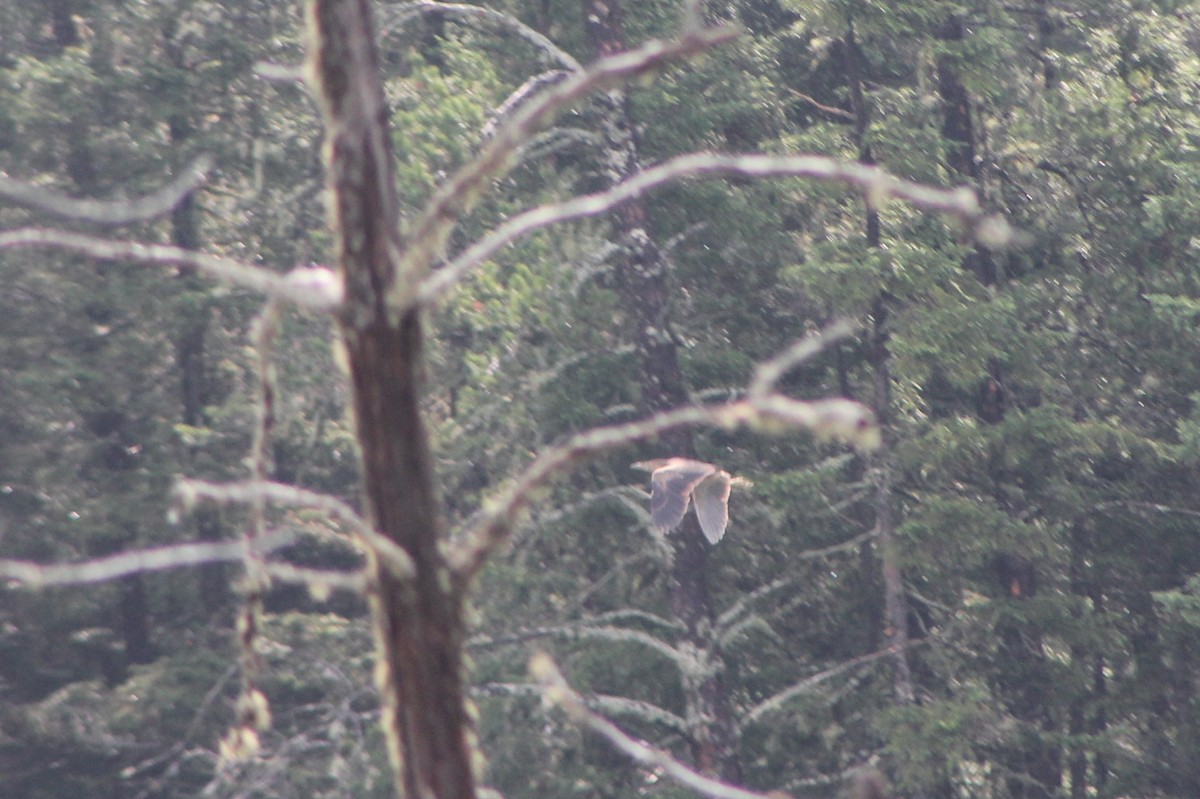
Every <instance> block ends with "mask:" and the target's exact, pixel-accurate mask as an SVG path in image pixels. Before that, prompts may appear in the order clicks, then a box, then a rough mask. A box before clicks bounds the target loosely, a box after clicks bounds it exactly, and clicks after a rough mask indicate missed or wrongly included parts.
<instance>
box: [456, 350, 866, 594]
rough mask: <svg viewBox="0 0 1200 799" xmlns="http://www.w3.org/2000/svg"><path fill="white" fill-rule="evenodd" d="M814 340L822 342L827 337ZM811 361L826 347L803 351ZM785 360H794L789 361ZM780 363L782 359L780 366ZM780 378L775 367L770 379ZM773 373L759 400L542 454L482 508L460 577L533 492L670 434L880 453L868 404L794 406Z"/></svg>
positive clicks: (602, 432) (462, 554) (643, 423)
mask: <svg viewBox="0 0 1200 799" xmlns="http://www.w3.org/2000/svg"><path fill="white" fill-rule="evenodd" d="M814 338H817V339H819V340H820V341H822V342H823V341H825V340H826V339H825V338H824V336H820V335H818V336H816V337H814ZM796 349H797V348H796V347H793V348H791V349H789V350H788V351H786V352H785V353H784V355H783V356H779V358H777V359H775V360H773V361H769V362H768V363H769V364H775V363H776V362H777V361H778V362H786V363H787V364H789V368H790V366H794V365H795V363H796V362H797V358H798V356H796V355H795V354H794V351H795V350H796ZM803 349H805V350H806V352H807V353H808V355H809V356H811V355H813V354H815V353H816V352H818V351H820V349H821V347H820V346H818V345H812V346H807V347H804V348H803ZM788 353H792V355H791V356H788ZM781 359H782V360H781ZM770 371H773V372H774V373H775V376H776V377H778V376H780V375H782V373H783V371H782V370H780V369H779V368H778V366H771V367H770V369H769V372H770ZM771 380H772V377H771V374H770V373H768V374H767V375H766V376H765V377H764V376H763V374H762V372H761V370H760V371H758V372H756V373H755V376H754V378H753V380H752V381H751V385H753V386H755V387H756V391H757V393H756V394H755V395H754V396H751V397H748V398H747V399H742V400H736V401H733V402H728V403H724V404H720V405H705V406H690V407H685V408H677V409H675V410H670V411H664V412H662V413H657V414H655V415H653V416H651V417H649V418H646V419H642V420H640V421H636V422H627V423H624V424H615V425H608V426H604V427H596V428H593V429H591V430H586V431H584V432H581V433H576V434H575V435H573V436H570V437H569V438H567V439H566V440H565V441H563V442H562V443H560V444H558V445H557V446H554V447H551V448H550V449H548V450H545V451H543V452H542V453H541V454H540V455H539V456H538V457H536V458H535V459H534V460H533V462H532V463H530V464H529V466H528V467H527V468H526V470H525V472H524V473H523V474H522V475H521V476H520V477H518V478H517V479H516V480H515V481H514V482H513V483H512V484H511V485H510V486H509V487H508V489H507V490H506V491H504V492H503V493H502V494H501V495H500V496H499V497H498V498H496V499H494V500H493V501H492V502H491V503H489V504H488V505H487V506H485V509H484V512H483V513H482V514H481V515H480V518H479V520H478V521H477V522H476V525H475V527H474V528H473V529H472V530H469V531H468V533H467V536H466V537H465V538H466V540H465V543H464V544H463V545H462V546H460V547H458V548H456V550H455V552H454V553H453V554H452V556H451V561H452V563H453V566H454V568H455V570H456V571H457V572H458V573H459V574H460V575H462V576H464V577H470V576H472V575H474V574H475V573H476V572H477V571H478V570H479V569H480V567H482V565H483V563H484V561H485V560H486V559H487V557H488V555H489V554H490V553H491V552H492V551H493V550H494V549H495V548H496V547H498V546H499V545H500V544H501V542H503V541H505V540H507V538H508V536H509V534H510V532H511V530H512V528H513V526H514V525H515V524H516V521H517V518H518V517H519V515H520V513H521V512H522V511H523V510H524V508H525V506H526V505H528V504H529V502H530V497H531V495H532V493H533V492H534V491H535V490H536V489H537V488H539V487H541V486H543V485H545V484H547V483H549V482H550V481H551V480H553V479H554V478H556V477H559V476H561V475H563V474H564V473H566V471H567V469H568V467H569V466H571V465H572V464H574V463H576V462H578V461H580V460H583V459H585V458H588V457H591V456H593V455H596V454H598V453H601V452H605V451H608V450H611V449H617V448H618V447H623V446H627V445H629V444H632V443H634V442H636V441H641V440H643V439H647V438H652V437H654V436H657V435H661V434H662V433H665V432H667V431H669V430H674V429H677V428H679V427H685V426H687V425H694V424H707V425H712V426H714V427H726V428H733V427H738V426H740V425H751V426H754V427H757V428H759V429H762V430H765V431H768V432H778V431H783V430H794V429H797V428H798V429H805V430H810V431H811V432H812V433H813V434H814V435H816V436H818V437H821V438H840V439H842V440H845V441H847V442H849V443H851V444H854V445H855V446H858V447H860V448H862V449H867V450H871V449H875V448H877V447H878V446H879V443H880V434H879V427H878V425H877V424H876V423H875V420H874V417H873V416H872V415H871V412H870V411H869V410H867V409H866V408H865V407H864V406H863V405H861V404H859V403H857V402H852V401H850V400H846V399H824V400H813V401H803V400H794V399H791V398H789V397H785V396H782V395H780V394H776V393H769V392H768V389H769V388H770V387H771V385H770V384H771Z"/></svg>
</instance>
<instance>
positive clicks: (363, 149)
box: [309, 0, 475, 799]
mask: <svg viewBox="0 0 1200 799" xmlns="http://www.w3.org/2000/svg"><path fill="white" fill-rule="evenodd" d="M309 27H310V35H311V37H312V41H311V42H310V58H311V67H312V73H311V74H312V76H313V79H314V82H315V88H316V90H317V93H318V96H319V98H320V100H321V103H322V106H323V109H324V112H325V124H326V135H327V140H326V147H327V151H326V161H327V169H328V182H329V189H330V200H329V201H330V205H331V208H330V211H331V216H332V219H331V224H332V227H333V230H334V234H335V236H336V237H337V238H336V241H337V256H338V263H339V265H340V268H341V270H342V274H343V277H344V280H345V286H346V301H345V305H344V309H343V312H342V316H341V332H342V336H343V338H344V341H345V345H346V350H347V355H348V361H349V364H350V373H351V381H352V388H353V405H354V411H355V416H356V422H357V426H358V440H359V442H360V446H361V449H362V453H361V454H362V466H363V491H364V499H365V506H366V511H367V516H368V518H369V519H370V521H371V523H372V524H373V526H374V527H375V529H376V530H377V531H378V532H379V533H380V534H381V535H383V536H384V537H385V538H387V539H389V540H390V541H392V542H394V543H395V544H396V545H397V546H398V547H399V548H400V549H402V550H403V551H404V552H405V553H406V554H407V556H408V558H409V559H410V560H411V565H412V569H411V573H409V570H404V569H398V568H396V566H395V559H394V558H381V557H378V556H377V553H375V556H373V557H371V558H370V563H371V567H370V568H371V577H372V583H373V584H372V587H371V597H370V599H371V607H372V612H373V619H374V624H375V634H376V645H377V648H378V657H377V675H376V677H377V681H378V686H379V690H380V701H381V703H382V716H383V729H384V733H385V735H386V737H387V743H388V752H389V755H390V757H391V759H392V761H393V766H394V767H395V769H396V774H397V783H398V786H397V787H398V792H399V793H400V794H401V795H403V796H406V797H410V799H472V797H474V796H475V776H474V774H473V772H472V766H471V764H472V758H471V752H472V740H473V733H472V730H471V725H470V723H469V719H468V714H467V709H466V706H465V701H466V700H465V697H464V690H463V674H462V671H463V663H462V640H463V619H462V602H461V591H460V587H459V585H458V581H457V580H456V579H455V578H454V577H453V576H452V574H451V571H450V568H449V566H448V564H447V563H446V560H445V558H444V557H443V555H442V553H441V551H440V549H439V547H438V537H439V532H440V526H441V521H440V516H439V511H438V502H437V497H436V494H435V491H434V479H433V462H432V457H431V454H430V447H429V436H428V432H427V430H426V428H425V425H424V422H423V420H422V417H421V414H420V409H419V406H418V400H419V391H420V382H421V380H420V378H421V369H422V359H423V351H422V335H421V320H420V318H419V311H418V310H417V308H415V307H408V308H404V307H396V306H395V305H394V304H389V298H391V297H394V295H395V291H396V286H397V284H398V281H399V280H401V279H403V276H402V275H401V274H400V262H401V260H400V253H401V252H403V242H401V240H400V237H399V233H398V228H397V224H398V220H399V204H398V201H397V197H396V191H395V185H394V173H393V153H392V149H391V145H390V139H389V136H388V131H387V115H386V105H385V102H384V95H383V86H382V79H381V75H380V70H379V59H378V53H377V50H376V45H375V33H374V26H373V23H372V20H371V15H370V8H369V4H368V2H367V0H313V2H312V3H311V4H310V6H309Z"/></svg>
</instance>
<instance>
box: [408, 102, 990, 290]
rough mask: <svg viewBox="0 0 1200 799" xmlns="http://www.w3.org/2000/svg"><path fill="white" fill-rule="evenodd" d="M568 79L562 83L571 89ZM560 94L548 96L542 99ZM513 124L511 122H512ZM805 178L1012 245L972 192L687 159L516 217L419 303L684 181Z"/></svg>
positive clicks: (788, 160) (428, 283)
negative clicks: (907, 206)
mask: <svg viewBox="0 0 1200 799" xmlns="http://www.w3.org/2000/svg"><path fill="white" fill-rule="evenodd" d="M576 82H577V80H575V79H572V80H570V81H567V82H566V83H564V84H563V86H564V87H566V86H570V85H573V84H574V83H576ZM556 93H557V92H555V91H552V92H548V93H547V96H551V95H554V94H556ZM516 121H517V120H514V123H515V122H516ZM734 175H736V176H742V177H803V178H812V179H815V180H820V181H823V182H829V183H844V184H846V185H849V186H853V187H854V188H857V189H859V190H860V191H862V192H863V193H864V194H865V195H866V197H867V200H868V202H869V203H870V204H871V205H872V206H878V205H881V204H883V202H884V201H885V200H886V199H887V198H889V197H894V198H896V199H900V200H905V201H907V202H910V203H912V204H913V205H915V206H917V207H918V208H923V209H925V210H928V211H939V212H941V213H945V214H949V215H950V216H953V217H955V218H957V219H959V220H961V221H962V222H963V223H964V224H965V225H966V226H967V227H968V229H970V231H971V232H972V234H973V235H974V236H976V237H977V238H979V239H980V240H981V241H983V243H985V244H988V245H990V246H997V245H1000V244H1003V243H1005V242H1007V241H1008V240H1009V239H1010V238H1011V235H1012V233H1011V230H1010V229H1009V227H1008V223H1007V222H1005V221H1004V220H1003V219H1001V218H1000V217H996V216H990V215H987V214H985V213H984V212H983V211H982V210H981V208H980V207H979V201H978V199H976V197H975V192H973V191H972V190H971V189H969V188H966V187H960V188H957V189H937V188H933V187H931V186H926V185H923V184H920V183H913V182H912V181H907V180H901V179H899V178H895V177H892V176H891V175H889V174H888V173H887V172H884V171H883V170H882V169H880V168H879V167H875V166H869V165H866V164H859V163H854V162H850V161H842V160H839V159H836V158H829V157H826V156H819V155H722V154H719V153H690V154H688V155H681V156H678V157H676V158H672V159H670V160H669V161H664V162H663V163H661V164H659V165H658V166H655V167H652V168H650V169H647V170H644V171H642V172H639V173H638V174H636V175H634V176H633V177H631V178H629V179H628V180H625V181H622V182H621V183H618V184H617V185H616V186H613V187H612V188H611V189H608V190H607V191H602V192H597V193H595V194H588V195H585V196H583V197H576V198H573V199H570V200H564V201H563V202H559V203H550V204H548V205H543V206H540V207H538V208H534V209H532V210H529V211H526V212H525V213H523V214H518V215H517V216H515V217H513V218H512V219H510V220H508V221H507V222H505V223H504V224H503V225H501V226H500V227H498V228H496V229H495V230H494V231H492V233H490V234H489V235H487V236H485V237H484V238H482V239H480V240H479V241H478V242H476V243H475V244H473V245H472V246H470V247H468V248H467V249H466V250H464V251H463V252H462V253H461V254H460V255H459V256H457V257H456V258H454V259H453V260H452V261H450V262H448V263H447V264H446V265H445V266H443V267H442V268H440V269H438V270H437V271H436V272H434V273H433V274H432V275H430V276H429V277H428V278H427V279H426V280H425V281H424V283H423V285H422V286H421V287H420V290H419V293H418V299H419V300H420V301H421V302H433V301H434V300H436V299H437V298H438V297H440V296H441V295H442V294H444V293H445V292H446V291H447V290H449V289H450V287H451V286H453V285H454V284H455V283H457V282H458V281H459V280H460V279H461V278H462V277H463V275H465V274H466V273H467V272H468V271H470V270H471V269H474V268H475V267H476V266H478V265H479V264H481V263H483V262H484V261H486V260H487V259H488V258H490V257H491V256H492V255H494V254H495V253H496V252H497V251H499V250H500V249H502V248H504V247H506V246H507V245H509V244H511V243H512V242H513V241H515V240H517V239H519V238H521V237H522V236H526V235H528V234H529V233H532V232H533V231H535V230H539V229H541V228H544V227H547V226H549V225H554V224H557V223H559V222H566V221H569V220H572V219H580V218H582V217H589V216H596V215H598V214H602V213H604V212H606V211H610V210H612V209H613V208H615V207H616V206H618V205H620V204H621V203H623V202H625V201H627V200H630V199H632V198H634V197H640V196H641V195H643V194H645V193H646V192H648V191H650V190H652V189H656V188H659V187H660V186H663V185H664V184H666V183H668V182H671V181H676V180H681V179H684V178H718V177H728V176H734Z"/></svg>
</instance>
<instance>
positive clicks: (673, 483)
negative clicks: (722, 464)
mask: <svg viewBox="0 0 1200 799" xmlns="http://www.w3.org/2000/svg"><path fill="white" fill-rule="evenodd" d="M715 470H716V467H715V466H713V465H712V464H708V463H701V462H700V461H682V462H677V463H673V464H671V465H670V466H664V467H663V468H661V469H657V470H656V471H655V472H654V474H653V476H652V477H651V478H650V520H651V521H652V522H654V526H655V527H656V528H658V531H659V532H661V533H666V532H668V531H670V530H673V529H675V528H676V527H678V526H679V523H680V522H681V521H683V514H685V513H687V509H688V501H689V500H690V498H691V496H692V490H693V489H694V488H695V487H696V484H697V483H699V482H700V481H701V480H703V479H704V478H705V477H707V476H708V475H710V474H712V473H713V472H714V471H715Z"/></svg>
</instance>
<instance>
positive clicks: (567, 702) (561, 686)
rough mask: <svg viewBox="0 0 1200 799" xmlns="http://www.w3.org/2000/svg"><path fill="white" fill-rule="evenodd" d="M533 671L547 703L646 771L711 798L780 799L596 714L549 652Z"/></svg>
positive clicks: (532, 662) (533, 665) (536, 659)
mask: <svg viewBox="0 0 1200 799" xmlns="http://www.w3.org/2000/svg"><path fill="white" fill-rule="evenodd" d="M529 670H530V672H531V673H532V674H533V677H534V679H536V680H537V681H538V682H539V683H540V684H541V686H542V691H543V696H544V697H545V699H546V701H548V702H552V703H553V704H555V705H558V706H559V707H561V708H562V709H563V710H565V711H566V712H567V714H568V715H569V716H570V717H571V718H572V719H574V720H575V721H577V722H579V723H582V724H586V725H587V726H588V727H590V728H591V729H592V730H593V731H595V732H597V733H599V734H600V735H601V736H603V737H604V738H605V739H607V740H608V742H609V743H611V744H612V745H613V746H614V747H616V748H617V749H618V750H619V751H620V752H622V753H624V754H625V755H627V756H628V757H630V758H631V759H632V760H633V761H634V762H636V763H638V764H640V765H642V766H644V767H646V768H651V769H655V770H658V771H661V772H662V773H664V774H666V775H667V776H668V777H670V778H671V779H672V780H674V781H675V782H677V783H678V784H680V785H682V786H683V787H685V788H688V789H690V790H693V791H695V792H697V793H699V794H700V795H702V796H707V797H709V799H768V798H769V799H776V797H775V795H774V794H761V793H756V792H754V791H748V790H746V789H745V788H738V787H736V786H734V785H727V784H726V783H723V782H719V781H717V780H714V779H712V778H711V777H705V776H704V775H702V774H699V773H697V772H695V771H693V770H692V769H690V768H688V767H687V766H685V765H683V764H682V763H680V762H679V761H678V760H676V759H675V758H673V757H671V755H669V754H668V753H666V752H662V751H659V750H657V749H654V748H653V747H651V746H648V745H647V744H645V743H643V742H641V741H638V740H635V739H634V738H632V737H630V736H629V735H628V734H626V733H625V732H624V731H622V730H621V728H619V727H618V726H617V725H615V724H613V723H612V722H611V721H609V720H608V719H606V718H604V717H603V716H600V715H598V714H596V713H595V712H593V711H592V710H591V709H590V708H589V707H588V706H587V702H586V701H585V700H584V699H583V697H581V696H580V695H579V694H578V693H576V692H575V690H574V689H572V688H571V686H570V685H568V684H567V681H566V680H565V679H563V676H562V674H561V673H560V672H559V670H558V667H557V666H556V665H555V664H554V661H553V660H552V659H551V658H550V656H549V655H547V654H545V653H539V654H537V655H534V656H533V658H531V659H530V662H529Z"/></svg>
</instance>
